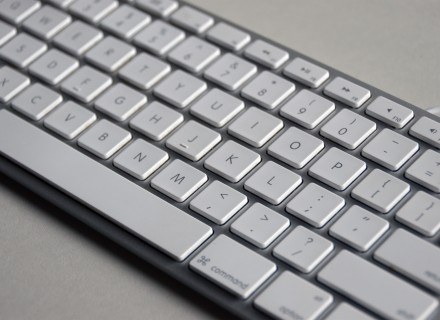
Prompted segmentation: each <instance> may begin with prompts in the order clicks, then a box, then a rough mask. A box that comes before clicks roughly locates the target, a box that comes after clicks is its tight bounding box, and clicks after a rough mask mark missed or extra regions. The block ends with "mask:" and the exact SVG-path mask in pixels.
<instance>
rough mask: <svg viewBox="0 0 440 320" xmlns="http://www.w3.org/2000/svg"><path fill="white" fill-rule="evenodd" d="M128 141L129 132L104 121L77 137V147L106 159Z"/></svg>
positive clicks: (129, 138) (129, 137)
mask: <svg viewBox="0 0 440 320" xmlns="http://www.w3.org/2000/svg"><path fill="white" fill-rule="evenodd" d="M130 140H131V133H130V132H128V131H127V130H125V129H122V128H120V127H118V126H117V125H115V124H113V123H112V122H110V121H108V120H105V119H104V120H100V121H99V122H97V123H96V124H95V125H93V127H91V128H90V129H88V130H87V131H86V132H85V133H84V134H83V135H82V136H81V137H79V139H78V145H79V146H80V147H81V148H84V149H86V150H87V151H89V152H91V153H93V154H94V155H96V156H97V157H99V158H101V159H108V158H110V157H111V156H112V155H113V154H114V153H115V152H116V151H118V150H119V149H121V148H122V147H123V146H124V145H125V144H126V143H127V142H129V141H130Z"/></svg>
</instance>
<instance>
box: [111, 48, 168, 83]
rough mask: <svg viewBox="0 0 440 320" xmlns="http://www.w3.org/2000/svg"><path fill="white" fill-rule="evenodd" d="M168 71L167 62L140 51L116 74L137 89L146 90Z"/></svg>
mask: <svg viewBox="0 0 440 320" xmlns="http://www.w3.org/2000/svg"><path fill="white" fill-rule="evenodd" d="M170 72H171V67H170V65H169V64H168V63H165V62H163V61H162V60H159V59H157V58H155V57H153V56H151V55H149V54H147V53H143V52H142V53H140V54H138V55H137V56H136V57H135V58H133V59H132V60H131V61H130V62H128V63H127V64H126V65H125V66H123V67H122V68H121V69H120V70H119V72H118V75H119V77H121V78H122V79H124V80H125V81H127V82H129V83H131V84H132V85H134V86H136V87H138V88H139V89H143V90H148V89H150V88H151V87H152V86H154V85H155V84H156V83H157V82H158V81H159V80H161V79H162V78H163V77H165V76H166V75H167V74H168V73H170Z"/></svg>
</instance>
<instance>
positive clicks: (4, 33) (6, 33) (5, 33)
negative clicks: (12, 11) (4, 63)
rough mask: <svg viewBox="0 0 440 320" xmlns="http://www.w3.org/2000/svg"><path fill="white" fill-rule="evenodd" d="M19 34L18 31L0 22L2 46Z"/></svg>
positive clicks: (0, 42)
mask: <svg viewBox="0 0 440 320" xmlns="http://www.w3.org/2000/svg"><path fill="white" fill-rule="evenodd" d="M16 34H17V29H15V28H14V27H13V26H11V25H9V24H7V23H5V22H3V21H1V20H0V46H2V45H3V44H5V43H6V42H8V41H9V40H10V39H12V38H13V37H14V36H15V35H16Z"/></svg>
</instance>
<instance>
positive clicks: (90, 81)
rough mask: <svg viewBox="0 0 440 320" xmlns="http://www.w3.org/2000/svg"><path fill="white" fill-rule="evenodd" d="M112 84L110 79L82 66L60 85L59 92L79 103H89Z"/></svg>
mask: <svg viewBox="0 0 440 320" xmlns="http://www.w3.org/2000/svg"><path fill="white" fill-rule="evenodd" d="M111 84H112V78H110V77H109V76H107V75H106V74H104V73H101V72H99V71H97V70H95V69H93V68H91V67H89V66H83V67H81V68H80V69H78V70H77V71H75V73H73V74H72V75H71V76H70V77H68V78H67V79H66V80H64V81H63V82H62V83H61V90H63V91H65V92H66V93H68V94H70V95H71V96H73V97H75V98H76V99H78V100H79V101H81V102H84V103H89V102H90V101H92V100H93V99H94V98H96V97H97V96H98V95H99V94H101V93H102V92H103V91H104V90H105V89H107V88H108V87H109V86H111Z"/></svg>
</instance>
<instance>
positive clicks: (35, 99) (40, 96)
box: [11, 83, 63, 121]
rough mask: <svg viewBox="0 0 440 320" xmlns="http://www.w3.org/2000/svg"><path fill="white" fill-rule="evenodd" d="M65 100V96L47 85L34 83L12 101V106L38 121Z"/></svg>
mask: <svg viewBox="0 0 440 320" xmlns="http://www.w3.org/2000/svg"><path fill="white" fill-rule="evenodd" d="M62 101H63V97H62V96H61V95H60V94H59V93H58V92H55V91H53V90H50V89H48V88H47V87H45V86H43V85H41V84H39V83H34V84H33V85H31V86H30V87H27V88H26V89H25V90H24V91H23V92H22V93H20V94H19V95H18V96H17V97H16V98H14V100H12V102H11V106H12V107H13V108H14V109H15V110H17V111H19V112H20V113H22V114H24V115H25V116H27V117H28V118H30V119H32V120H34V121H37V120H40V119H41V118H43V117H44V116H45V115H46V114H48V113H49V112H50V111H51V110H52V109H53V108H55V107H56V106H57V105H58V104H60V103H61V102H62Z"/></svg>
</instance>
